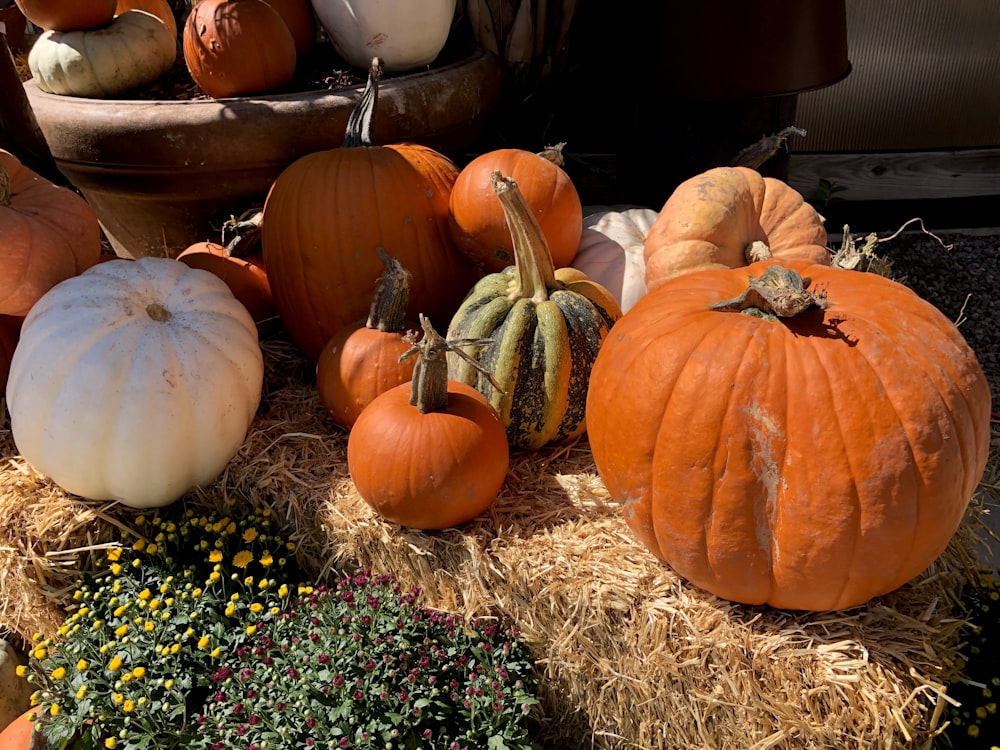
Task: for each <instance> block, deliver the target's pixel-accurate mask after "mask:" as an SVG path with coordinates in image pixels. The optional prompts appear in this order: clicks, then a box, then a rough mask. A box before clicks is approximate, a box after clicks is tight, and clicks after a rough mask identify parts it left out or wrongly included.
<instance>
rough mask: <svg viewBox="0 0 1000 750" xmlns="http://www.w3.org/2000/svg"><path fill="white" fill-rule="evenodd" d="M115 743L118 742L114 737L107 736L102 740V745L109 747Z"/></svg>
mask: <svg viewBox="0 0 1000 750" xmlns="http://www.w3.org/2000/svg"><path fill="white" fill-rule="evenodd" d="M117 744H118V740H116V739H115V738H114V737H108V738H107V739H106V740H104V747H109V748H110V747H114V746H115V745H117Z"/></svg>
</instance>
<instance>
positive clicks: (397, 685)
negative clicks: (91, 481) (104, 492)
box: [22, 504, 537, 750]
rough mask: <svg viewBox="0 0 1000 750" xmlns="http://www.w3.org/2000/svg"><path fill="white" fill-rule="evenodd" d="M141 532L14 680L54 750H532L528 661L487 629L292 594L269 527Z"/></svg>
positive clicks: (372, 587)
mask: <svg viewBox="0 0 1000 750" xmlns="http://www.w3.org/2000/svg"><path fill="white" fill-rule="evenodd" d="M230 505H232V504H230ZM227 510H232V508H231V507H230V508H227ZM136 526H137V528H138V530H139V532H140V533H141V534H143V536H142V537H141V538H139V539H137V540H136V541H135V542H134V543H133V544H131V545H130V546H120V547H114V548H112V549H110V550H109V551H108V552H107V560H106V565H107V567H106V569H105V570H102V571H101V572H100V573H98V574H96V575H93V576H90V577H89V578H87V579H85V580H81V581H79V582H78V583H77V585H76V588H75V592H74V595H73V598H74V600H75V602H76V603H77V605H78V606H77V609H76V610H75V611H74V612H73V613H72V614H70V615H69V616H68V617H67V619H66V621H65V622H64V623H63V625H62V626H61V627H60V628H59V632H58V634H57V635H56V636H55V637H54V638H52V639H47V638H43V637H42V636H36V638H35V643H34V647H33V651H32V653H31V656H32V659H31V664H30V667H29V668H28V669H24V668H22V672H23V673H25V674H26V676H27V677H28V679H30V680H32V681H33V682H34V683H36V684H37V685H38V689H37V690H36V691H35V694H34V696H33V702H34V704H35V708H34V712H35V714H36V717H37V718H38V727H39V729H40V731H41V732H43V734H44V735H45V738H46V739H47V740H48V741H49V742H50V743H51V745H52V746H54V747H56V748H65V747H68V746H70V745H71V744H72V746H73V747H74V748H75V750H83V749H84V748H118V749H120V750H146V749H150V750H151V749H153V748H155V749H156V750H160V749H161V748H162V749H164V750H170V749H171V748H197V749H200V750H206V749H208V750H222V749H223V748H225V749H226V750H228V749H229V748H245V749H246V750H280V749H282V748H288V749H289V750H300V749H301V748H309V747H322V748H340V747H356V748H357V747H360V748H371V747H378V748H380V749H381V748H386V749H387V750H388V749H390V748H392V749H394V750H406V749H408V748H435V749H436V748H441V750H461V749H463V748H464V749H465V750H480V749H486V748H490V749H495V750H504V749H505V748H508V749H510V750H527V749H528V748H531V747H533V745H532V744H531V742H530V740H529V732H528V728H527V725H528V722H529V720H530V718H531V714H532V708H533V706H535V705H536V703H537V701H536V699H535V697H534V691H535V688H536V687H537V681H536V678H535V676H534V674H533V672H532V665H531V660H530V659H529V658H528V655H527V652H526V651H525V649H524V647H523V646H522V645H521V644H520V643H519V642H518V641H517V640H516V637H515V634H514V633H513V632H512V631H510V630H508V629H505V628H502V627H500V626H499V625H498V624H497V623H496V622H494V621H491V620H482V621H464V620H463V619H462V618H460V617H457V616H455V615H448V614H444V613H440V612H435V611H430V610H427V609H424V608H423V607H421V606H420V605H419V603H418V592H417V591H416V590H412V591H403V590H401V587H400V584H399V583H398V582H396V581H394V580H393V579H391V578H389V577H385V576H383V577H372V576H370V575H368V574H361V575H357V576H354V577H351V578H345V579H343V580H341V581H340V582H339V583H338V584H336V585H335V586H333V587H331V588H327V587H324V586H319V587H315V588H314V587H312V586H308V585H303V584H301V583H297V582H298V581H301V580H302V573H301V571H300V570H299V569H298V568H297V567H296V566H295V563H294V559H293V558H292V556H291V554H290V553H291V552H293V551H294V545H292V544H290V543H286V542H285V541H284V540H283V539H282V538H281V536H280V535H279V534H277V533H275V530H274V524H273V522H272V519H271V517H270V512H269V511H267V510H264V511H259V512H253V513H250V514H249V515H248V516H247V517H246V518H243V519H239V518H236V517H235V514H232V513H231V514H230V515H225V516H222V517H219V516H216V515H211V516H205V515H198V514H196V513H195V512H193V511H187V512H186V513H185V514H184V516H183V518H181V519H180V520H178V521H173V520H170V519H169V518H162V517H159V516H157V517H155V518H153V519H151V520H147V519H145V518H144V517H139V518H138V519H136ZM293 581H295V582H296V583H293Z"/></svg>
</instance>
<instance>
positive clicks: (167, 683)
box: [163, 680, 174, 690]
mask: <svg viewBox="0 0 1000 750" xmlns="http://www.w3.org/2000/svg"><path fill="white" fill-rule="evenodd" d="M173 686H174V681H173V680H164V681H163V687H165V688H166V689H167V690H170V688H172V687H173Z"/></svg>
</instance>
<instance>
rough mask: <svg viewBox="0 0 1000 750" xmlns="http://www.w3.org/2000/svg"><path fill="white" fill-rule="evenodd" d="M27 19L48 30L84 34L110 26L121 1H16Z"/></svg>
mask: <svg viewBox="0 0 1000 750" xmlns="http://www.w3.org/2000/svg"><path fill="white" fill-rule="evenodd" d="M14 2H15V3H16V4H17V7H18V8H20V9H21V12H22V13H23V14H24V17H25V18H27V19H28V20H29V21H31V22H32V23H33V24H35V25H36V26H39V27H41V28H42V29H44V30H45V31H50V30H51V31H84V30H86V29H97V28H101V27H102V26H107V25H108V24H109V23H111V19H112V18H114V17H115V5H116V4H117V0H14Z"/></svg>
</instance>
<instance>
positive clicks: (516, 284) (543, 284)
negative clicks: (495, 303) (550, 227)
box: [490, 169, 562, 304]
mask: <svg viewBox="0 0 1000 750" xmlns="http://www.w3.org/2000/svg"><path fill="white" fill-rule="evenodd" d="M490 180H491V182H492V183H493V192H495V193H496V195H497V198H499V199H500V206H501V207H502V208H503V215H504V218H505V219H506V220H507V226H508V227H509V228H510V236H511V239H512V240H513V242H514V269H515V279H514V281H513V283H512V284H511V288H510V290H509V293H508V297H510V299H523V298H528V299H530V300H531V301H532V302H535V303H536V304H537V303H541V302H545V300H547V299H548V298H549V291H550V290H553V289H559V288H561V286H562V285H561V284H560V283H559V282H557V281H556V271H555V267H554V266H553V264H552V253H551V252H550V251H549V243H548V242H547V241H546V240H545V234H544V233H543V232H542V228H541V227H540V226H539V224H538V220H537V219H536V218H535V215H534V214H533V213H532V211H531V207H530V206H529V205H528V202H527V201H526V200H525V199H524V195H523V194H522V193H521V189H520V188H518V186H517V183H516V182H514V180H512V179H510V178H509V177H504V176H503V175H502V174H501V173H500V170H498V169H495V170H493V173H492V174H491V175H490Z"/></svg>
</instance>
